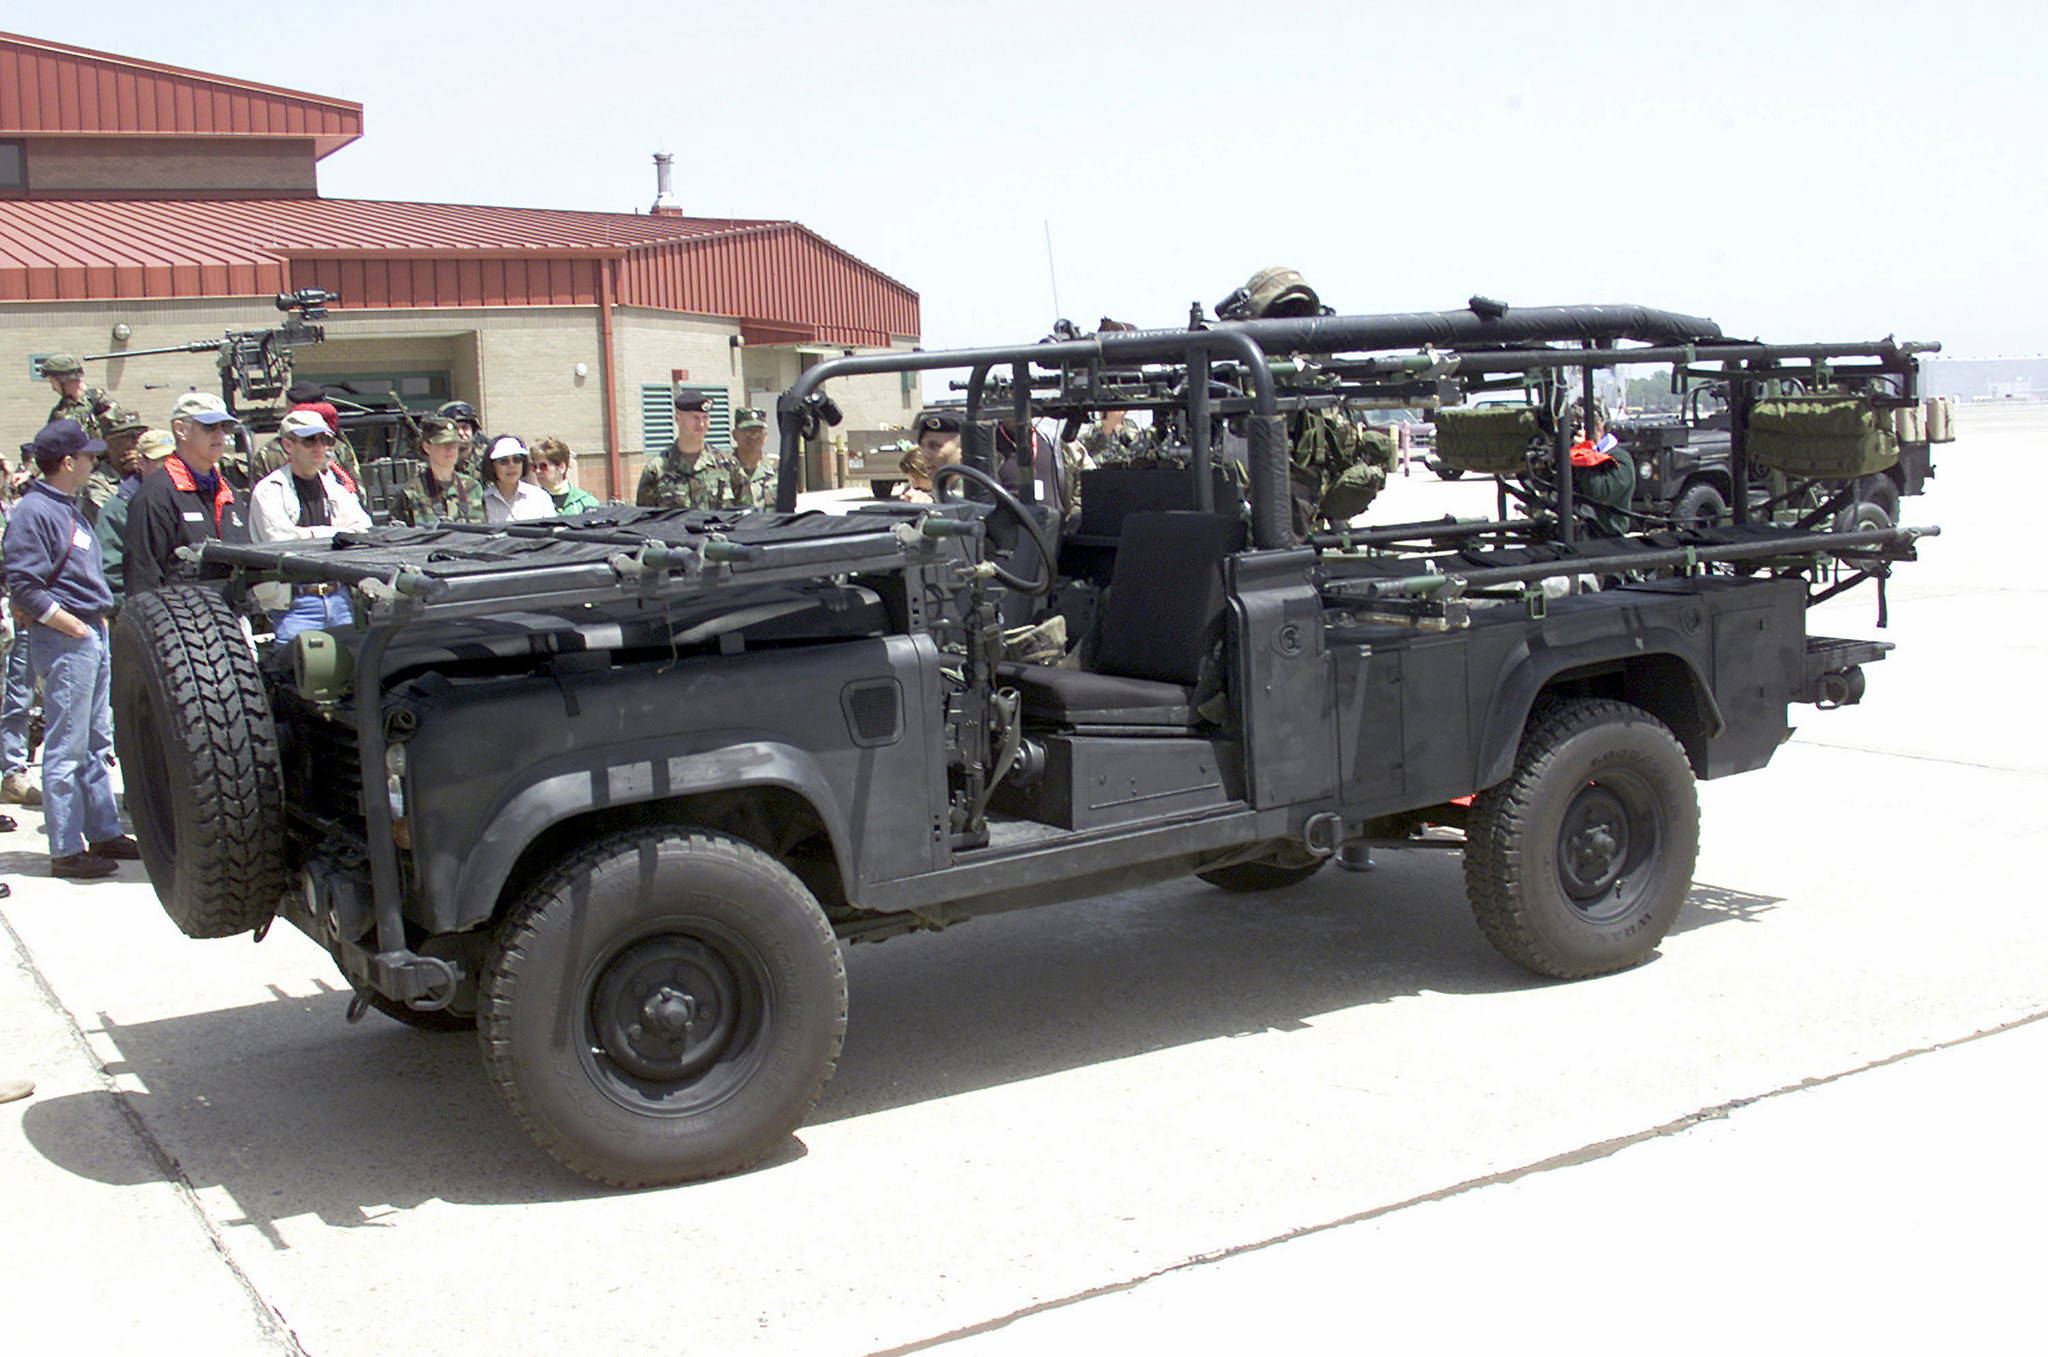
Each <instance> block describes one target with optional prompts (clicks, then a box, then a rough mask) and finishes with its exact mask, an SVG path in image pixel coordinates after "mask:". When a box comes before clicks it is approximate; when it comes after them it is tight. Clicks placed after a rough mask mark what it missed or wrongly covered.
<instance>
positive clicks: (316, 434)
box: [277, 410, 334, 438]
mask: <svg viewBox="0 0 2048 1357" xmlns="http://www.w3.org/2000/svg"><path fill="white" fill-rule="evenodd" d="M277 431H278V432H279V433H281V434H283V435H284V436H285V437H287V438H332V437H334V430H332V429H330V428H328V427H327V417H326V416H325V415H322V414H321V413H320V412H319V411H318V410H294V411H292V412H291V413H290V414H288V415H286V416H285V417H284V421H283V422H282V423H281V424H279V425H278V426H277Z"/></svg>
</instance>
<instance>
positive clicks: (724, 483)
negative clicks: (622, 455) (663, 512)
mask: <svg viewBox="0 0 2048 1357" xmlns="http://www.w3.org/2000/svg"><path fill="white" fill-rule="evenodd" d="M764 460H765V459H764ZM742 474H743V473H742V472H741V471H740V464H739V462H738V461H736V460H735V459H734V457H733V455H732V454H731V453H729V452H727V451H725V450H724V449H723V448H709V447H707V448H705V449H704V451H703V452H701V453H699V454H698V455H697V457H696V458H695V459H694V460H692V461H688V462H686V461H684V460H683V454H682V452H681V451H679V450H678V449H677V447H676V445H675V444H673V443H671V444H669V445H668V446H667V447H666V448H664V449H662V453H661V458H660V460H659V461H655V462H650V463H648V465H647V469H646V470H644V471H642V472H641V473H640V490H639V493H637V494H636V495H634V496H633V502H634V503H635V504H637V505H639V506H641V507H642V508H647V509H731V508H736V507H743V506H744V505H745V504H746V503H747V501H746V500H744V499H742V498H741V495H742V493H743V492H742V490H741V479H742Z"/></svg>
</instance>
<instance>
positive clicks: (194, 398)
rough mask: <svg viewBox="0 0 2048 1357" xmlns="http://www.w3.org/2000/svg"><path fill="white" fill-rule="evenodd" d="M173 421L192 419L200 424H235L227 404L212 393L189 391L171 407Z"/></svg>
mask: <svg viewBox="0 0 2048 1357" xmlns="http://www.w3.org/2000/svg"><path fill="white" fill-rule="evenodd" d="M171 418H172V419H190V420H194V421H197V422H198V423H200V424H209V425H211V424H233V423H234V422H235V417H234V416H233V415H231V414H229V413H228V406H227V402H226V401H224V400H222V399H221V398H220V397H219V396H216V395H214V394H213V393H212V392H210V391H187V392H186V393H185V394H184V395H182V396H180V397H178V403H177V404H176V405H173V406H172V407H171Z"/></svg>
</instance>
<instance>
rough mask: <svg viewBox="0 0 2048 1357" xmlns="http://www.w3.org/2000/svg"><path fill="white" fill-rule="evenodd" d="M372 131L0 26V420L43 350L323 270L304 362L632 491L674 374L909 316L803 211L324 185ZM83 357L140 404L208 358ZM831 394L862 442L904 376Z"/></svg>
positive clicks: (889, 343) (240, 316) (242, 304)
mask: <svg viewBox="0 0 2048 1357" xmlns="http://www.w3.org/2000/svg"><path fill="white" fill-rule="evenodd" d="M362 132H363V110H362V106H361V105H359V104H354V103H350V102H348V101H346V100H341V99H331V98H327V97H325V96H322V95H316V94H307V93H304V92H301V91H296V90H286V89H278V88H275V87H273V86H268V85H259V84H253V83H250V82H248V81H241V80H233V79H229V78H227V77H224V76H215V75H206V74H201V73H197V72H192V71H186V70H180V69H177V68H173V67H169V66H162V65H158V64H156V63H153V62H147V61H139V60H135V59H133V58H128V57H118V56H112V55H109V54H107V53H103V52H92V51H86V50H84V49H82V48H76V47H67V46H63V45H61V44H58V43H51V42H45V41H42V40H39V39H35V38H26V37H17V36H13V35H9V34H0V326H4V328H5V333H6V335H7V337H8V341H9V343H8V345H7V347H8V348H11V349H12V350H13V351H14V352H13V354H12V355H11V356H9V355H6V354H4V353H0V372H5V370H6V366H7V365H11V366H12V368H13V372H14V375H13V376H11V377H0V421H4V423H0V436H4V437H5V438H6V439H7V440H8V441H9V442H20V441H22V440H23V439H26V438H27V437H28V436H29V435H31V434H32V433H34V431H35V429H36V428H37V427H39V426H40V425H41V422H42V418H43V416H44V414H46V413H47V411H48V409H49V406H50V403H51V399H52V398H51V395H50V393H49V390H48V387H47V386H46V385H44V384H43V383H42V382H41V381H40V380H37V379H36V378H35V375H34V374H35V367H34V365H35V363H36V362H38V361H40V358H41V356H42V355H43V354H45V353H50V352H56V351H70V352H75V353H86V354H96V353H113V354H119V353H121V352H123V351H132V350H141V349H147V348H152V347H158V346H162V345H168V344H176V343H181V342H184V341H187V340H192V339H199V338H207V337H211V336H213V335H214V334H216V333H217V332H219V331H221V330H224V329H229V328H254V327H261V326H267V325H274V324H276V323H278V320H279V317H278V313H277V311H276V309H275V306H274V304H273V300H272V299H273V298H274V296H275V295H276V294H277V293H279V292H285V291H292V290H296V289H299V288H307V287H314V288H322V289H325V290H327V291H330V292H335V293H338V294H339V295H340V297H341V301H340V302H339V303H337V304H336V305H335V306H334V308H333V309H332V310H331V312H330V314H329V319H328V323H327V333H328V336H329V337H328V340H327V342H326V343H324V344H321V345H318V346H315V347H310V348H305V349H301V350H300V351H299V354H298V371H299V372H300V373H301V374H302V375H304V376H309V377H321V378H325V379H328V380H337V379H344V378H345V379H348V380H351V381H353V382H355V383H357V384H359V385H363V384H368V385H371V386H380V387H381V386H388V387H389V388H390V389H393V390H396V391H398V392H399V393H400V394H402V395H403V396H404V397H405V399H406V400H407V401H408V403H409V404H412V405H414V406H415V407H425V408H430V407H432V406H434V405H436V404H439V403H440V402H441V401H443V400H448V399H457V398H459V399H464V400H469V401H471V402H473V403H475V404H476V405H477V406H478V407H479V408H480V409H481V410H482V411H483V413H484V418H485V422H486V424H487V426H488V427H489V428H490V429H491V430H492V431H493V432H500V431H502V432H509V433H518V434H521V435H525V436H530V437H537V436H539V435H542V434H550V433H552V434H555V435H557V436H559V437H562V438H564V439H566V440H567V441H568V442H569V444H570V446H572V447H574V448H575V449H577V451H578V452H579V454H582V457H583V462H582V467H581V474H582V479H583V482H584V484H585V485H586V486H587V487H588V488H590V489H592V490H595V491H598V492H599V493H604V492H605V491H607V490H608V489H609V490H612V491H613V492H614V493H619V492H623V493H628V494H629V493H630V492H631V489H632V478H633V476H634V474H635V473H636V469H637V466H638V462H639V458H640V456H641V455H642V454H643V453H644V452H645V451H649V450H658V449H659V448H660V447H661V446H662V445H663V444H665V443H666V442H667V440H668V438H669V437H670V424H669V419H670V415H671V412H672V396H673V392H674V390H675V388H676V387H677V386H679V385H681V386H691V387H702V388H705V389H707V390H708V391H709V392H710V393H711V395H712V398H713V401H714V405H715V406H716V407H717V408H718V409H719V410H720V412H721V416H720V418H721V420H722V418H723V411H725V410H728V409H730V408H732V407H735V406H738V405H744V404H752V403H758V402H761V401H764V400H766V399H768V398H769V397H770V396H771V395H772V393H774V392H776V391H779V390H781V389H782V388H783V387H785V386H787V385H789V384H790V383H791V382H793V381H794V380H795V379H796V376H797V374H798V373H799V372H801V371H802V369H803V368H804V367H806V366H808V365H809V364H810V363H811V362H813V361H815V360H816V358H818V357H820V356H824V355H837V354H841V353H845V352H849V351H859V350H863V349H876V348H889V347H908V346H910V345H913V344H915V342H916V340H917V334H918V302H917V294H916V293H914V292H912V291H911V290H910V289H908V288H906V287H904V286H903V285H902V284H901V283H898V282H896V281H895V280H894V279H892V278H889V277H888V276H886V275H885V274H883V273H881V272H880V271H879V270H877V269H874V268H872V267H871V266H869V265H867V264H865V263H863V262H861V261H860V260H858V259H856V258H854V257H853V256H852V255H850V254H848V253H846V251H844V250H841V249H840V248H838V247H837V246H835V245H833V244H832V243H831V242H830V241H828V240H825V239H824V238H823V237H821V236H819V235H817V234H816V233H815V232H813V231H811V230H809V229H808V228H806V227H804V226H803V225H801V224H800V223H797V222H793V221H749V220H731V219H707V218H699V217H688V216H683V215H681V214H680V213H678V212H676V211H675V210H674V209H672V208H668V207H666V206H665V204H664V205H662V206H659V207H657V209H656V210H655V211H652V212H649V213H645V214H641V213H613V212H563V211H551V210H543V209H536V208H516V207H479V206H461V205H454V204H445V203H400V202H377V201H365V200H342V199H329V198H322V197H320V196H319V182H318V166H319V162H320V161H321V160H323V159H324V158H325V157H327V156H329V155H331V154H333V153H334V152H336V151H338V150H340V149H342V148H343V147H345V146H347V145H348V144H349V143H350V142H352V141H354V140H356V139H357V138H358V137H360V136H361V135H362ZM88 367H89V369H90V370H91V372H90V380H91V381H92V382H93V383H94V384H95V385H101V386H105V387H107V388H108V389H109V391H111V392H112V394H113V395H114V397H115V399H116V400H118V401H120V402H121V403H122V404H123V405H125V406H127V407H129V408H131V409H133V410H135V411H137V412H138V413H140V414H142V415H143V416H145V417H147V418H151V419H153V420H158V421H161V420H163V419H164V418H165V416H166V415H167V412H168V410H169V407H170V404H171V401H172V400H173V399H174V398H175V394H176V392H178V391H182V390H184V389H186V388H187V387H190V386H199V387H202V388H205V389H212V388H213V387H214V386H215V384H216V382H217V379H216V378H215V376H214V373H213V371H212V368H211V361H210V359H209V358H208V357H207V356H205V355H169V356H150V357H135V358H123V357H114V358H111V359H108V360H106V361H104V362H96V363H91V364H88ZM835 389H837V388H835ZM840 399H841V404H842V405H843V406H844V407H846V410H847V416H848V419H847V423H846V424H845V425H843V426H842V429H843V430H845V431H847V432H849V433H850V434H853V435H855V436H856V437H855V442H856V446H858V445H859V443H860V441H861V440H860V438H859V437H858V435H860V434H861V433H863V432H866V431H879V430H886V429H891V428H893V427H898V426H901V425H902V424H903V423H905V422H906V421H907V419H908V417H909V415H910V414H912V413H914V402H915V399H916V396H915V392H914V391H913V390H912V389H911V388H910V387H909V386H907V385H906V384H905V383H903V382H901V381H900V380H899V379H898V378H896V377H889V378H886V379H871V380H869V381H867V382H865V383H856V384H850V385H849V387H848V393H847V394H846V395H842V396H841V398H840ZM159 407H161V409H159ZM722 427H723V425H722V423H720V422H718V421H715V422H714V437H717V436H718V434H719V430H720V429H722Z"/></svg>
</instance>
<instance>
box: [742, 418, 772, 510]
mask: <svg viewBox="0 0 2048 1357" xmlns="http://www.w3.org/2000/svg"><path fill="white" fill-rule="evenodd" d="M767 450H768V412H767V411H766V410H740V411H738V412H736V413H735V414H734V416H733V424H732V456H733V460H734V461H736V462H738V463H739V464H740V503H742V504H746V505H750V506H752V507H753V508H756V509H773V508H774V507H775V483H776V469H777V468H776V463H775V462H774V461H771V460H770V459H769V458H768V457H767V455H766V454H767Z"/></svg>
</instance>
